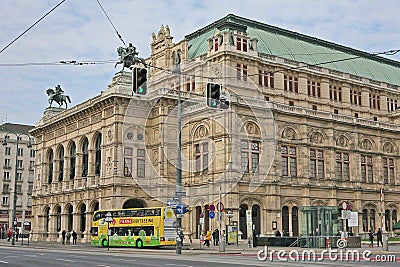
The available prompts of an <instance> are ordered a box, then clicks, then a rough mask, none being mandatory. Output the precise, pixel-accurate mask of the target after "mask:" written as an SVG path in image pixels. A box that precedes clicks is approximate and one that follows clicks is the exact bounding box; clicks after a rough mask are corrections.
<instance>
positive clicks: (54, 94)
mask: <svg viewBox="0 0 400 267" xmlns="http://www.w3.org/2000/svg"><path fill="white" fill-rule="evenodd" d="M46 93H47V95H48V96H49V104H50V107H51V104H52V103H53V101H55V102H56V103H57V104H58V107H59V108H60V107H61V106H62V105H63V104H64V103H65V108H68V102H69V103H71V99H70V98H69V96H68V95H64V90H63V89H61V86H60V85H57V86H56V88H55V90H53V89H52V88H49V89H47V90H46ZM67 100H68V102H67Z"/></svg>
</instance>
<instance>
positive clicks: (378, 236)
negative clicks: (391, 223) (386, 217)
mask: <svg viewBox="0 0 400 267" xmlns="http://www.w3.org/2000/svg"><path fill="white" fill-rule="evenodd" d="M376 239H377V241H378V247H379V243H380V244H381V245H382V247H383V242H382V230H381V228H378V232H376Z"/></svg>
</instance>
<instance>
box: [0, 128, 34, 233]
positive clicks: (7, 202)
mask: <svg viewBox="0 0 400 267" xmlns="http://www.w3.org/2000/svg"><path fill="white" fill-rule="evenodd" d="M32 128H33V126H31V125H22V124H14V123H4V124H2V125H0V140H1V141H2V142H4V140H5V141H6V144H4V145H1V146H0V162H2V166H3V168H2V169H3V173H2V174H3V176H2V179H1V182H0V188H1V190H2V191H1V201H2V202H1V209H0V226H1V233H3V237H5V236H6V235H7V230H8V228H9V227H10V226H11V225H12V224H11V222H12V221H13V206H14V185H16V188H15V189H16V193H17V195H16V196H17V202H16V218H17V226H18V228H19V229H20V227H22V225H23V223H24V222H25V221H31V220H32V190H33V177H34V174H33V170H34V163H35V151H34V148H33V147H28V143H29V142H30V143H31V145H34V139H33V137H32V136H31V135H30V134H29V131H30V130H31V129H32ZM17 138H18V150H19V151H18V152H17ZM17 153H18V155H16V154H17ZM16 160H17V161H18V163H17V162H16ZM15 168H17V170H16V169H15ZM15 174H17V177H16V175H15ZM15 179H17V181H16V183H15Z"/></svg>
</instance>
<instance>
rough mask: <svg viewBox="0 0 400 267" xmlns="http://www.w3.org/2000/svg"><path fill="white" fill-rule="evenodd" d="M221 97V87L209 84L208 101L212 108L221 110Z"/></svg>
mask: <svg viewBox="0 0 400 267" xmlns="http://www.w3.org/2000/svg"><path fill="white" fill-rule="evenodd" d="M220 96H221V85H220V84H217V83H207V92H206V97H207V99H206V101H207V106H209V107H210V108H219V104H220V101H219V98H220Z"/></svg>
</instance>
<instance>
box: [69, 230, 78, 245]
mask: <svg viewBox="0 0 400 267" xmlns="http://www.w3.org/2000/svg"><path fill="white" fill-rule="evenodd" d="M71 235H72V245H76V240H77V239H78V234H77V233H76V232H75V231H74V230H72V234H71Z"/></svg>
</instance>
